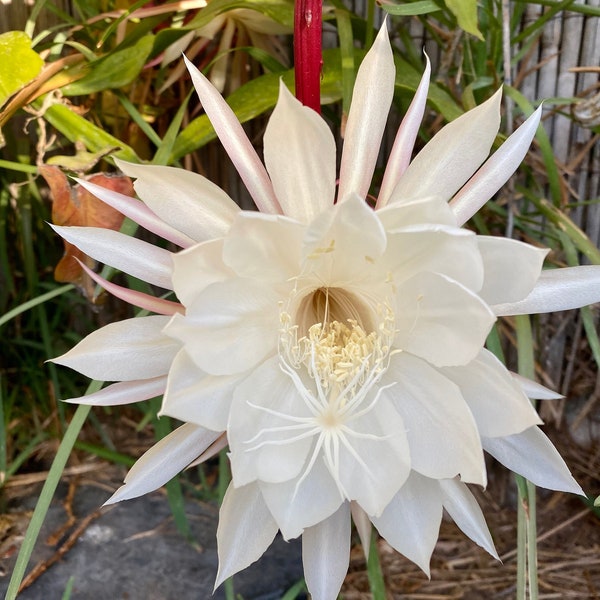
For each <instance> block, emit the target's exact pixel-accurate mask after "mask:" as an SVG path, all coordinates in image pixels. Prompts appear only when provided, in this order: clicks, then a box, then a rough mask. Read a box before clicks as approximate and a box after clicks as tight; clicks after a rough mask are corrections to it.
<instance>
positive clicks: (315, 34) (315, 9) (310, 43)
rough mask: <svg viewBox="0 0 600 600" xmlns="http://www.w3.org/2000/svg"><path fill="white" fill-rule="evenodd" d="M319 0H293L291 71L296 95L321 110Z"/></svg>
mask: <svg viewBox="0 0 600 600" xmlns="http://www.w3.org/2000/svg"><path fill="white" fill-rule="evenodd" d="M322 28H323V0H296V4H295V9H294V69H295V70H294V73H295V80H296V98H298V100H300V102H302V104H304V105H305V106H308V107H310V108H312V109H313V110H315V111H317V112H318V113H319V114H320V113H321V67H322V65H323V57H322V51H321V33H322Z"/></svg>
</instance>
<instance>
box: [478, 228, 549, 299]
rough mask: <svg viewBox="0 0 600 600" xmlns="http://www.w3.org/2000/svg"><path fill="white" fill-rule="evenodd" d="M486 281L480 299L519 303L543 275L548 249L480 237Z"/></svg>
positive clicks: (513, 241) (505, 239)
mask: <svg viewBox="0 0 600 600" xmlns="http://www.w3.org/2000/svg"><path fill="white" fill-rule="evenodd" d="M477 243H478V245H479V250H480V252H481V256H482V258H483V264H484V269H485V278H484V280H483V287H482V288H481V290H480V291H479V296H480V297H481V298H482V300H485V301H486V302H487V303H488V304H500V303H501V302H516V301H518V300H522V299H523V298H525V297H526V296H527V294H529V292H531V290H532V289H533V286H534V285H535V283H536V281H537V280H538V277H539V276H540V273H541V271H542V265H543V264H544V258H545V256H546V254H548V250H547V249H545V248H543V249H542V248H536V247H535V246H532V245H530V244H524V243H523V242H519V241H517V240H511V239H508V238H500V237H491V236H484V235H478V236H477Z"/></svg>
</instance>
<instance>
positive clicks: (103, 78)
mask: <svg viewBox="0 0 600 600" xmlns="http://www.w3.org/2000/svg"><path fill="white" fill-rule="evenodd" d="M153 45H154V36H153V35H146V36H144V37H142V38H141V39H140V40H138V42H136V43H135V44H134V45H133V46H128V47H127V48H124V49H123V50H118V51H116V52H112V53H110V54H107V55H106V56H103V57H102V58H99V59H98V60H96V61H94V62H92V63H89V64H88V65H87V68H88V69H89V71H88V73H87V74H86V75H85V76H84V77H82V78H81V79H79V80H78V81H75V82H74V83H71V84H70V85H68V86H66V87H64V88H63V89H62V93H63V94H64V95H65V96H85V95H87V94H93V93H94V92H100V91H102V90H108V89H113V88H121V87H124V86H126V85H128V84H130V83H131V82H132V81H134V80H135V78H136V77H137V76H138V75H139V73H140V71H141V70H142V67H143V66H144V64H145V63H146V60H147V58H148V56H149V55H150V52H151V51H152V46H153Z"/></svg>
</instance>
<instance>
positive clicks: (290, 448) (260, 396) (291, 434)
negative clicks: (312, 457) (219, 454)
mask: <svg viewBox="0 0 600 600" xmlns="http://www.w3.org/2000/svg"><path fill="white" fill-rule="evenodd" d="M306 377H307V378H308V376H306ZM270 411H276V412H277V413H278V414H283V415H287V416H289V418H287V419H286V418H283V417H281V416H278V415H276V414H273V413H272V412H270ZM310 416H311V412H310V411H309V409H308V407H307V406H306V404H305V402H304V401H303V400H302V398H301V397H300V394H299V393H298V391H297V389H296V387H295V385H294V382H293V381H292V379H291V377H289V376H288V375H287V374H286V373H284V372H283V371H282V370H281V368H280V362H279V357H278V356H274V357H273V358H270V359H269V360H266V361H265V362H264V363H263V364H262V365H260V366H259V367H258V368H256V369H254V371H253V372H252V373H251V374H250V375H248V377H247V378H246V379H245V380H244V381H242V382H241V383H240V384H239V385H238V386H237V388H236V389H235V392H234V401H233V404H232V407H231V413H230V417H229V424H228V426H227V434H228V437H229V446H230V448H231V470H232V473H233V480H234V481H235V484H236V485H238V486H239V485H245V484H246V483H250V482H251V481H254V480H255V479H260V480H261V481H265V482H272V483H279V482H282V481H289V480H290V479H292V478H295V477H296V476H298V474H299V473H300V471H301V469H302V468H303V466H304V465H305V463H306V459H307V455H308V452H309V449H310V447H311V445H312V444H313V441H312V436H309V437H305V438H304V439H298V440H297V441H290V440H293V439H294V438H296V437H298V436H300V435H302V434H303V433H308V432H310V430H311V429H314V425H310V424H307V425H306V426H305V427H303V428H299V429H292V430H290V429H281V428H289V427H290V426H291V427H294V426H298V421H297V419H298V418H302V417H310ZM277 429H279V431H277Z"/></svg>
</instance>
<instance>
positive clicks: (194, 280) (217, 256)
mask: <svg viewBox="0 0 600 600" xmlns="http://www.w3.org/2000/svg"><path fill="white" fill-rule="evenodd" d="M222 256H223V240H222V239H220V240H210V241H208V242H203V243H201V244H197V245H195V246H193V247H192V248H189V249H187V250H184V251H183V252H178V253H177V254H173V277H172V279H173V289H174V290H175V293H176V294H177V297H178V298H179V300H180V301H181V302H182V303H183V304H184V305H185V306H190V305H191V304H192V302H193V301H194V300H195V299H196V297H197V296H198V294H200V293H201V292H202V291H203V290H205V289H206V288H207V287H208V286H209V285H210V284H211V283H216V282H220V281H225V280H226V279H229V278H231V277H233V276H234V275H235V273H234V272H233V271H232V270H231V269H230V268H229V267H228V266H227V265H225V263H224V262H223V258H222Z"/></svg>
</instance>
